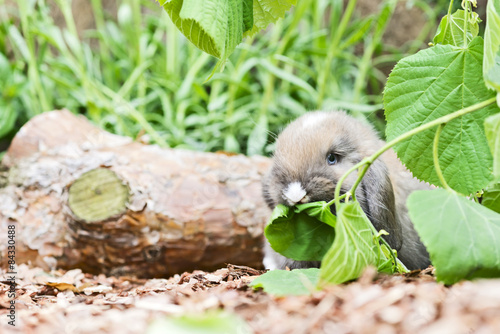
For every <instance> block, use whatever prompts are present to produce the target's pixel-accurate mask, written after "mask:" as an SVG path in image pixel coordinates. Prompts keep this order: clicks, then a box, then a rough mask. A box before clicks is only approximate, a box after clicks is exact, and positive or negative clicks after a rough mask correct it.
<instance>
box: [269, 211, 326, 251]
mask: <svg viewBox="0 0 500 334" xmlns="http://www.w3.org/2000/svg"><path fill="white" fill-rule="evenodd" d="M302 206H303V207H302V208H299V207H293V208H289V207H287V206H284V205H278V206H276V208H275V209H274V211H273V213H272V216H271V219H270V220H269V223H268V225H267V226H266V228H265V229H264V235H265V236H266V238H267V240H268V241H269V243H270V245H271V247H272V248H273V249H274V250H275V251H276V252H278V253H280V254H282V255H283V256H286V257H288V258H290V259H294V260H296V261H321V259H322V258H323V256H324V255H325V253H326V252H327V250H328V249H329V248H330V246H331V245H332V243H333V240H334V238H335V230H334V229H333V225H335V216H334V215H333V214H332V213H331V212H330V208H329V207H328V205H326V202H314V203H308V204H303V205H302ZM322 211H328V212H330V213H329V214H328V213H326V212H322ZM309 213H312V214H313V216H312V217H311V216H309ZM315 217H324V219H325V221H326V222H327V223H323V222H321V221H320V220H318V219H317V218H315Z"/></svg>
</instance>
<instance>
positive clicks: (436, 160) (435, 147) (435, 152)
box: [432, 123, 451, 190]
mask: <svg viewBox="0 0 500 334" xmlns="http://www.w3.org/2000/svg"><path fill="white" fill-rule="evenodd" d="M444 126H445V124H444V123H441V124H439V126H438V128H437V130H436V135H435V136H434V145H433V146H432V157H433V159H434V168H435V169H436V174H437V176H438V179H439V182H441V184H442V185H443V188H445V189H447V190H451V188H450V186H449V185H448V183H446V180H445V179H444V176H443V173H442V171H441V167H439V156H438V146H439V136H440V135H441V131H442V130H443V128H444Z"/></svg>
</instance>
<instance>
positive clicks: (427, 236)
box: [408, 189, 500, 284]
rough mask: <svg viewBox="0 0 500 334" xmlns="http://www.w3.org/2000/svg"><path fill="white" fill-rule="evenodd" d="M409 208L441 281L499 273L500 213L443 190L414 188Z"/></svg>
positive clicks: (454, 280) (451, 282)
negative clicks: (416, 189) (418, 189)
mask: <svg viewBox="0 0 500 334" xmlns="http://www.w3.org/2000/svg"><path fill="white" fill-rule="evenodd" d="M408 210H409V213H410V217H411V219H412V221H413V223H414V224H415V228H416V230H417V232H418V234H419V236H420V238H421V239H422V242H423V243H424V245H425V246H426V247H427V250H428V251H429V254H430V257H431V260H432V264H433V265H434V267H435V268H436V276H437V279H438V280H439V281H441V282H444V283H445V284H453V283H455V282H458V281H460V280H461V279H471V278H476V277H498V276H500V215H499V214H497V213H495V212H493V211H491V210H489V209H487V208H485V207H483V206H481V205H479V204H477V203H475V202H473V201H471V200H469V199H467V198H466V197H464V196H461V195H459V194H457V193H454V192H451V191H447V190H443V189H436V190H427V191H415V192H414V193H412V194H411V195H410V196H409V198H408Z"/></svg>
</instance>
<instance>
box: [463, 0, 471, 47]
mask: <svg viewBox="0 0 500 334" xmlns="http://www.w3.org/2000/svg"><path fill="white" fill-rule="evenodd" d="M470 10H471V9H470V2H469V1H466V2H465V6H464V11H465V13H464V15H465V19H464V48H466V47H467V26H468V25H469V14H470V13H469V11H470Z"/></svg>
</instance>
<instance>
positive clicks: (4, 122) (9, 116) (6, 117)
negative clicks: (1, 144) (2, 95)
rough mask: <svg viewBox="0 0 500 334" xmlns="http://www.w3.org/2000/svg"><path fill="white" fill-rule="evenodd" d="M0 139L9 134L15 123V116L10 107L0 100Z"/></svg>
mask: <svg viewBox="0 0 500 334" xmlns="http://www.w3.org/2000/svg"><path fill="white" fill-rule="evenodd" d="M0 111H1V112H0V138H2V137H3V136H5V135H6V134H7V133H9V132H10V131H11V130H12V129H13V128H14V124H15V123H16V119H17V114H16V112H15V111H14V110H13V108H11V107H10V106H7V105H4V103H3V102H2V101H1V100H0Z"/></svg>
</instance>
